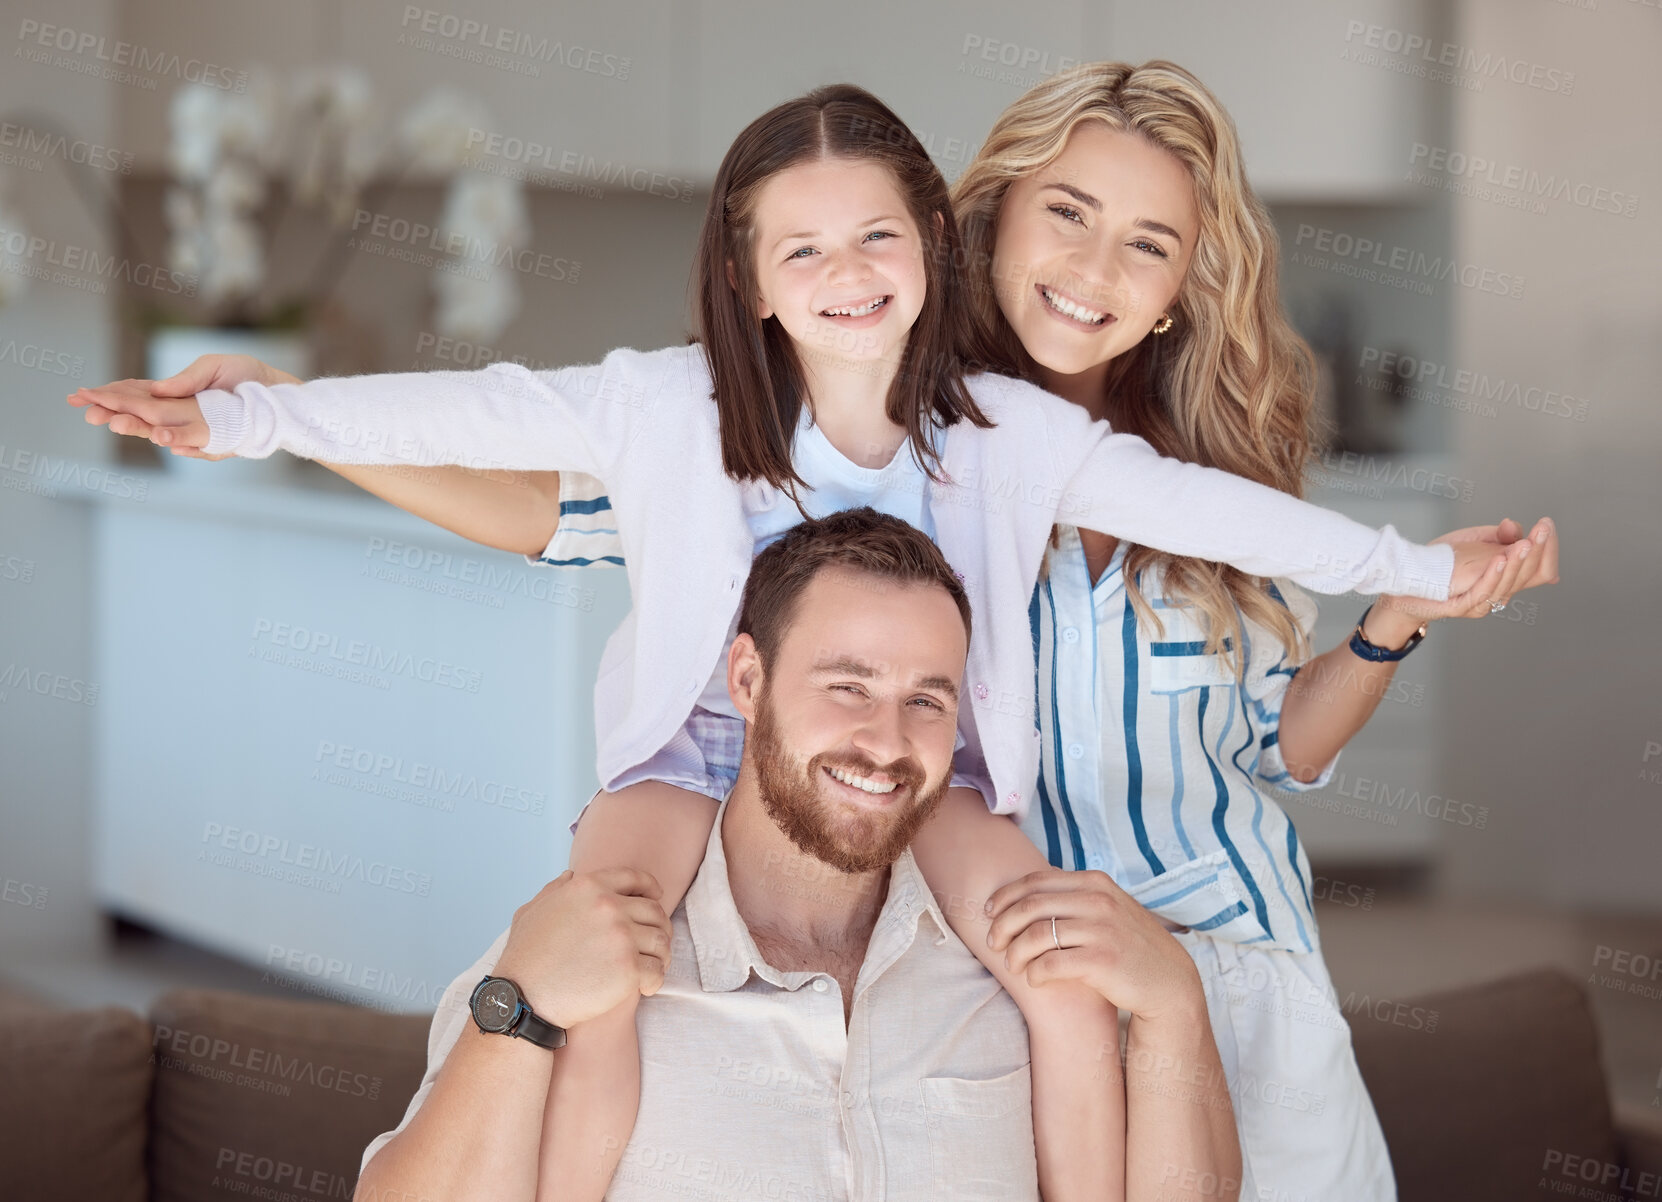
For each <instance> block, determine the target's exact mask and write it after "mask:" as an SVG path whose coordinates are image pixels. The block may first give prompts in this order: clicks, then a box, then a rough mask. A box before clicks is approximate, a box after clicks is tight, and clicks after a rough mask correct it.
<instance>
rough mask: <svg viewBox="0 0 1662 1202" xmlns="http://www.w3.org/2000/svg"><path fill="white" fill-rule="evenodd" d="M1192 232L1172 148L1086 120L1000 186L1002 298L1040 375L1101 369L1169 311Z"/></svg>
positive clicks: (1189, 200)
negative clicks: (1045, 156) (1042, 160)
mask: <svg viewBox="0 0 1662 1202" xmlns="http://www.w3.org/2000/svg"><path fill="white" fill-rule="evenodd" d="M1199 231H1200V217H1199V213H1198V211H1197V209H1196V206H1195V195H1194V184H1193V182H1192V181H1191V180H1190V178H1189V173H1188V171H1187V170H1186V169H1185V168H1184V166H1183V164H1182V163H1181V162H1180V161H1179V160H1178V159H1177V157H1176V156H1175V155H1173V154H1171V153H1170V152H1169V151H1166V150H1163V149H1161V148H1160V147H1158V146H1155V145H1154V144H1153V143H1151V142H1149V141H1147V140H1146V139H1144V138H1143V137H1141V136H1139V135H1137V134H1131V133H1123V132H1121V131H1119V130H1116V129H1112V128H1110V127H1109V126H1108V125H1106V124H1104V123H1103V122H1101V121H1094V120H1087V121H1082V122H1081V123H1080V124H1079V125H1078V126H1077V127H1076V128H1075V129H1074V131H1073V132H1072V133H1071V134H1070V135H1069V136H1068V140H1067V142H1066V143H1065V144H1064V146H1063V148H1062V153H1061V154H1059V155H1057V156H1056V158H1055V159H1054V160H1052V161H1051V162H1050V163H1048V164H1046V165H1045V166H1044V167H1041V168H1040V169H1039V170H1038V171H1035V172H1033V173H1032V174H1030V175H1028V176H1026V177H1024V178H1022V179H1019V180H1017V181H1015V182H1014V183H1012V184H1011V185H1010V189H1009V191H1008V192H1007V193H1005V196H1004V204H1003V207H1002V208H1001V209H1000V210H999V216H998V228H997V230H996V235H995V236H996V242H995V245H994V249H993V264H992V277H993V288H994V292H995V295H996V296H997V299H998V306H999V308H1000V309H1001V310H1003V312H1004V317H1005V320H1007V321H1008V322H1009V323H1010V326H1011V328H1012V329H1014V330H1015V332H1016V336H1017V337H1018V338H1020V339H1021V343H1022V346H1023V347H1025V348H1026V349H1027V353H1028V354H1030V355H1032V356H1033V358H1034V360H1035V361H1036V362H1037V363H1038V364H1039V365H1040V366H1041V367H1042V368H1044V369H1045V370H1046V371H1047V372H1050V373H1054V374H1057V375H1065V376H1072V375H1079V374H1081V373H1083V372H1088V371H1091V370H1093V369H1098V368H1101V367H1103V366H1104V365H1105V364H1107V362H1108V361H1109V360H1110V359H1113V358H1114V357H1115V356H1117V355H1121V354H1123V353H1125V352H1126V351H1128V350H1130V349H1131V348H1132V347H1134V346H1136V345H1137V344H1138V343H1139V342H1141V341H1142V340H1143V338H1144V337H1146V336H1147V335H1148V333H1149V330H1150V329H1152V328H1153V326H1154V325H1155V324H1156V323H1157V322H1158V321H1159V320H1160V318H1161V316H1162V315H1164V314H1166V313H1167V312H1169V311H1170V309H1171V306H1172V303H1173V302H1174V300H1175V299H1176V297H1177V292H1178V289H1179V288H1180V287H1181V286H1182V283H1183V277H1184V274H1185V273H1186V272H1187V270H1188V266H1189V260H1190V258H1191V256H1192V255H1193V254H1194V247H1195V239H1196V237H1197V236H1198V235H1199Z"/></svg>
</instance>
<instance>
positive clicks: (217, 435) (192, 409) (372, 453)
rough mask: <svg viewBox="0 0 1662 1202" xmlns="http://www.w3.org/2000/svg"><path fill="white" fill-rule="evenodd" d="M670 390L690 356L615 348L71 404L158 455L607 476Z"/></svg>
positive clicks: (102, 393)
mask: <svg viewBox="0 0 1662 1202" xmlns="http://www.w3.org/2000/svg"><path fill="white" fill-rule="evenodd" d="M694 353H696V352H694ZM672 380H674V382H675V383H676V384H677V385H683V384H690V383H691V382H692V364H691V361H690V359H689V356H688V353H687V352H686V350H685V348H673V349H672V350H670V351H664V352H657V353H648V354H643V353H641V352H638V351H631V350H617V351H613V352H612V353H611V354H609V355H607V356H606V358H605V360H604V361H602V362H601V363H598V364H592V365H589V366H586V367H568V368H560V369H558V370H556V371H538V372H533V371H530V370H528V369H526V368H523V367H521V366H519V365H518V364H513V363H496V364H493V365H492V366H490V367H487V368H485V369H484V370H482V371H473V372H451V371H439V372H409V373H403V374H395V375H368V376H350V377H344V378H338V379H337V378H329V379H320V380H313V381H309V382H307V383H299V384H296V383H284V382H279V383H275V384H265V383H262V382H259V381H253V380H250V381H247V382H244V383H241V384H238V385H237V386H236V389H235V390H234V391H224V390H218V389H209V390H207V391H204V392H199V393H197V394H196V395H195V396H194V397H184V398H177V399H173V398H162V397H155V396H152V395H150V394H149V391H148V389H147V388H133V387H122V386H115V387H107V388H103V389H97V390H87V389H83V390H82V391H81V392H80V393H77V394H75V395H74V396H72V397H71V398H70V403H71V404H76V405H81V406H91V405H97V406H99V407H100V409H102V410H106V411H108V412H109V413H110V414H111V415H112V416H110V417H109V418H108V419H107V421H108V424H109V425H110V426H111V428H112V429H113V430H114V431H115V432H116V433H138V432H139V430H138V429H137V428H129V424H132V425H134V426H135V427H136V426H144V427H149V428H150V434H149V437H150V438H151V439H152V441H154V442H155V443H156V444H157V445H159V446H165V447H168V448H170V449H171V448H175V447H179V448H187V449H191V450H197V451H202V452H204V453H205V454H207V455H210V456H211V455H223V454H233V455H237V456H240V457H242V458H248V459H261V458H265V457H266V456H268V455H271V454H273V453H275V452H276V451H280V450H281V451H288V452H289V453H291V454H294V455H299V456H301V457H303V458H307V459H316V460H319V461H321V462H325V463H336V464H348V463H352V464H403V465H413V466H430V465H437V464H460V465H462V466H464V467H470V468H474V469H492V470H501V469H508V470H514V469H534V470H556V471H558V470H571V471H581V472H586V473H588V474H590V475H594V476H601V477H604V476H605V475H606V473H607V472H608V470H609V469H610V468H611V467H612V466H613V465H614V464H616V463H617V462H618V461H619V460H620V459H621V458H622V456H623V453H624V450H625V448H626V447H627V446H628V445H629V443H630V442H631V440H632V438H633V436H634V434H635V433H636V432H637V431H638V430H639V429H640V428H641V423H642V420H643V419H645V418H646V416H647V415H648V414H649V412H650V411H651V409H652V408H653V406H654V405H655V403H656V401H657V399H658V396H659V394H660V393H661V392H662V391H663V389H664V388H665V387H666V385H668V384H670V382H671V381H672ZM127 383H128V385H131V384H133V382H131V381H129V382H127ZM91 416H92V410H91V409H90V408H89V418H90V417H91ZM135 419H136V420H135Z"/></svg>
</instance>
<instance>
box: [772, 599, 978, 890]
mask: <svg viewBox="0 0 1662 1202" xmlns="http://www.w3.org/2000/svg"><path fill="white" fill-rule="evenodd" d="M966 652H967V641H966V637H965V633H964V622H963V618H962V616H961V615H960V614H959V612H958V607H957V605H956V604H955V603H954V602H953V600H952V598H951V597H950V596H949V595H948V594H947V592H946V590H945V589H943V588H940V587H938V586H936V585H933V584H900V583H896V582H895V581H892V580H885V579H882V578H880V577H877V576H873V575H871V574H869V573H865V572H861V571H858V570H855V569H851V568H843V567H828V568H825V569H823V570H821V571H820V572H819V573H818V574H816V575H815V577H814V579H813V580H812V581H810V582H809V584H808V586H807V587H806V588H805V589H804V590H803V592H802V594H801V595H800V596H799V597H798V598H797V601H796V604H795V606H794V607H793V613H792V614H791V620H790V624H789V628H788V629H787V630H786V631H785V634H784V638H783V639H782V640H781V641H780V645H779V647H778V650H777V652H776V654H775V655H774V662H772V663H770V664H768V665H766V668H765V673H764V678H763V682H762V685H761V689H760V692H759V693H758V694H757V699H756V706H755V712H754V714H753V715H747V717H749V718H750V726H749V730H748V732H747V736H746V748H745V754H746V755H747V756H750V757H753V759H754V762H755V767H756V773H757V788H758V792H759V793H760V794H761V799H762V804H763V806H764V807H765V808H766V810H767V813H768V815H769V816H770V817H771V818H772V819H773V820H774V822H776V823H777V824H778V825H779V828H780V829H781V830H782V831H784V832H785V834H786V835H787V836H788V837H789V838H790V840H791V842H793V843H794V844H795V845H796V846H797V847H798V848H799V849H801V850H802V851H803V852H804V853H806V854H808V855H812V856H814V857H815V858H817V859H819V860H822V861H824V862H825V863H826V864H829V865H831V866H832V867H835V868H838V869H840V870H841V871H843V872H850V873H853V872H869V871H871V870H873V869H875V868H881V867H885V866H887V865H889V864H892V863H893V862H894V861H895V859H896V857H898V856H899V855H900V853H901V852H902V851H904V850H905V849H906V847H907V845H908V844H910V843H911V841H912V836H913V835H914V834H916V832H917V830H918V828H919V827H920V826H922V825H923V822H924V821H925V820H926V819H927V818H928V817H929V815H930V814H931V813H932V812H933V810H934V808H935V806H936V805H937V804H938V803H939V801H940V799H941V796H942V795H943V794H944V793H945V791H946V787H947V784H948V782H949V781H950V780H951V775H952V751H953V746H954V743H955V742H956V737H957V724H958V689H959V684H960V682H961V680H962V677H963V673H964V657H965V655H966Z"/></svg>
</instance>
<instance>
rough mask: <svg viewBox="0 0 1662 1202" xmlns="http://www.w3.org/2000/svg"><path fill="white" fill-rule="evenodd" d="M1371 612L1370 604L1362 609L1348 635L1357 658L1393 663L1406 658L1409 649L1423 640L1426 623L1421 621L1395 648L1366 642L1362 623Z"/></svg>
mask: <svg viewBox="0 0 1662 1202" xmlns="http://www.w3.org/2000/svg"><path fill="white" fill-rule="evenodd" d="M1372 612H1373V606H1371V605H1370V606H1368V608H1366V609H1364V610H1363V611H1362V616H1361V617H1360V618H1358V619H1356V630H1355V631H1354V632H1353V633H1352V634H1351V636H1350V650H1351V653H1352V654H1354V655H1356V656H1357V657H1358V658H1360V659H1365V660H1367V661H1368V662H1369V663H1371V664H1389V663H1395V662H1396V661H1397V660H1399V659H1404V658H1406V657H1407V655H1408V653H1409V652H1410V651H1412V650H1413V649H1414V648H1415V647H1418V646H1419V645H1420V644H1421V643H1423V642H1424V641H1425V626H1426V624H1425V623H1424V622H1421V623H1420V628H1419V629H1418V630H1416V631H1415V632H1414V633H1413V634H1411V635H1410V636H1408V641H1407V642H1406V643H1404V644H1403V645H1402V646H1401V647H1400V648H1398V649H1397V650H1395V651H1392V650H1390V649H1389V648H1386V647H1376V646H1374V645H1373V644H1372V643H1370V642H1368V636H1367V635H1365V634H1363V633H1362V623H1363V622H1366V621H1367V620H1368V615H1369V614H1371V613H1372Z"/></svg>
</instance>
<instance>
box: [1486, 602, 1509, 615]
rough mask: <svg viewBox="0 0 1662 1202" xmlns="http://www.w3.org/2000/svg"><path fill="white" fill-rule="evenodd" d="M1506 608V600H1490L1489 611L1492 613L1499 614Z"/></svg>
mask: <svg viewBox="0 0 1662 1202" xmlns="http://www.w3.org/2000/svg"><path fill="white" fill-rule="evenodd" d="M1505 608H1506V602H1504V601H1499V602H1496V601H1491V602H1489V612H1490V613H1492V614H1498V613H1499V612H1500V611H1501V610H1503V609H1505Z"/></svg>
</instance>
